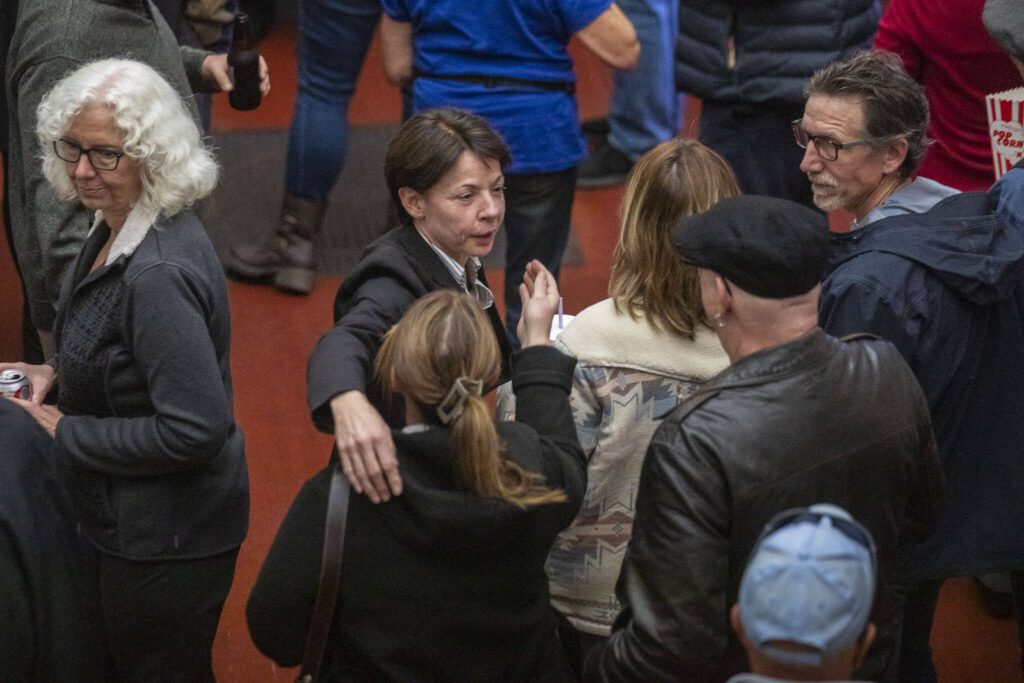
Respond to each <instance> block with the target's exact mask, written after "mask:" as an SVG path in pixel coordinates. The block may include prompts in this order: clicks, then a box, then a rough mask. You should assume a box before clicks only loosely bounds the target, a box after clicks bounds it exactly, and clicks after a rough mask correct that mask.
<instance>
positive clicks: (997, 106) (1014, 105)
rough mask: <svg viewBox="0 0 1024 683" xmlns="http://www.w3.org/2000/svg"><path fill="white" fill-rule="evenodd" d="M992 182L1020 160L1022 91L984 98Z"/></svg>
mask: <svg viewBox="0 0 1024 683" xmlns="http://www.w3.org/2000/svg"><path fill="white" fill-rule="evenodd" d="M985 105H986V109H987V110H988V130H989V135H991V137H992V159H993V161H994V162H995V168H996V178H997V179H998V178H999V177H1001V176H1002V175H1003V174H1004V173H1006V172H1007V171H1009V170H1010V169H1011V168H1013V166H1014V164H1016V163H1017V162H1018V161H1020V160H1021V157H1024V87H1022V88H1014V89H1012V90H1005V91H1003V92H997V93H993V94H992V95H989V96H987V97H986V98H985Z"/></svg>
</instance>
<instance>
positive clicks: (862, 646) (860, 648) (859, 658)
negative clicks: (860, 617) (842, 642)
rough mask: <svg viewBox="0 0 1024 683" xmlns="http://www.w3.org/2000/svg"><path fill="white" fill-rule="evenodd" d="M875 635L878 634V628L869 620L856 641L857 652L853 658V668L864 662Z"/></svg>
mask: <svg viewBox="0 0 1024 683" xmlns="http://www.w3.org/2000/svg"><path fill="white" fill-rule="evenodd" d="M876 635H878V629H876V628H875V625H874V624H873V623H871V622H870V621H869V622H868V625H867V626H866V627H865V628H864V633H863V634H861V637H860V640H858V641H857V653H856V655H855V656H854V658H853V668H855V669H856V668H857V667H859V666H860V665H861V664H863V663H864V658H865V657H867V655H868V650H870V649H871V643H873V642H875V636H876Z"/></svg>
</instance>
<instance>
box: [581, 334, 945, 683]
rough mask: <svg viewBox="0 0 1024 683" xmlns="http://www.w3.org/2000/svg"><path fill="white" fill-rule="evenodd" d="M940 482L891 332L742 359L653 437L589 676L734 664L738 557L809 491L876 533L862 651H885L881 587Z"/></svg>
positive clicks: (926, 518)
mask: <svg viewBox="0 0 1024 683" xmlns="http://www.w3.org/2000/svg"><path fill="white" fill-rule="evenodd" d="M941 488H942V474H941V469H940V467H939V463H938V460H937V457H936V452H935V442H934V438H933V436H932V430H931V422H930V420H929V417H928V405H927V404H926V403H925V400H924V396H923V395H922V393H921V389H920V387H919V386H918V384H917V381H916V380H915V378H914V375H913V374H912V373H911V371H910V369H909V368H908V367H907V366H906V364H905V363H904V362H903V359H902V358H901V357H900V355H899V352H898V351H897V350H896V349H895V347H893V346H892V345H891V344H889V343H888V342H884V341H881V340H878V339H875V338H873V337H868V336H860V337H857V338H848V339H846V340H839V339H836V338H834V337H831V336H829V335H827V334H825V333H824V332H822V331H821V330H820V329H817V328H816V329H814V330H813V331H811V332H809V333H807V334H806V335H804V336H802V337H800V338H798V339H796V340H793V341H791V342H787V343H785V344H782V345H780V346H776V347H773V348H769V349H764V350H762V351H759V352H757V353H753V354H751V355H749V356H746V357H745V358H742V359H740V360H739V361H738V362H736V363H735V364H734V365H732V366H731V367H730V368H727V369H726V370H725V371H723V372H722V373H720V374H719V375H718V376H716V377H714V378H712V379H711V380H709V381H708V383H707V384H706V385H705V386H704V387H702V389H701V390H700V391H698V392H697V393H696V394H695V395H694V396H693V397H692V398H690V399H689V400H687V401H686V402H684V403H682V404H680V405H679V406H678V407H677V408H676V409H675V411H673V412H672V413H671V414H670V415H669V416H668V417H667V418H666V419H665V421H664V422H663V423H662V425H661V427H659V429H658V431H657V432H656V433H655V435H654V438H653V440H652V441H651V445H650V447H649V449H648V451H647V456H646V459H645V462H644V467H643V472H642V474H641V479H640V490H639V494H638V499H637V511H636V522H635V525H634V528H633V538H632V540H631V542H630V545H629V550H628V552H627V555H626V559H625V562H624V564H623V567H622V573H621V575H620V576H619V582H618V585H617V589H616V593H617V595H618V598H619V600H620V602H621V603H622V612H621V613H620V615H619V618H618V620H617V621H616V623H615V626H614V628H613V632H612V635H611V638H610V639H609V640H608V642H607V644H606V645H605V647H604V648H603V649H599V650H597V651H595V652H594V653H592V654H591V656H590V658H589V659H588V661H587V671H586V673H587V679H588V680H599V681H604V680H608V681H625V680H629V681H721V680H724V679H725V678H726V677H728V675H730V674H732V673H735V672H737V671H742V670H746V669H745V667H746V658H745V655H744V653H743V650H742V647H741V646H740V644H739V642H738V641H737V639H736V638H735V636H734V635H733V634H732V632H731V630H730V628H729V618H728V613H729V609H730V607H731V606H732V605H733V604H734V603H735V602H736V596H737V593H738V590H739V583H740V579H741V577H742V574H743V569H744V567H745V565H746V562H747V556H748V554H749V553H750V550H751V549H752V547H753V545H754V543H755V541H756V540H757V537H758V536H759V534H760V533H761V531H762V528H763V526H764V524H765V523H766V522H767V521H768V520H769V519H770V518H771V517H772V516H773V515H774V514H776V513H778V512H780V511H782V510H786V509H789V508H793V507H799V506H807V505H812V504H814V503H820V502H829V503H835V504H837V505H841V506H842V507H844V508H846V509H847V510H849V511H850V512H851V513H852V514H853V515H854V517H856V518H857V519H858V520H860V521H861V522H862V523H864V525H865V526H866V527H867V528H868V529H870V530H871V532H872V533H873V535H874V537H875V541H876V544H877V548H878V558H879V571H880V577H881V580H880V581H879V590H878V591H877V593H876V600H875V611H874V614H873V621H875V622H876V624H878V626H879V631H880V633H879V640H880V641H882V642H880V643H878V647H879V648H881V650H880V651H879V652H878V653H876V656H875V657H872V658H870V659H871V661H872V662H873V663H874V664H875V666H881V665H882V663H883V662H884V660H885V658H886V656H887V654H888V653H887V652H886V648H888V649H891V648H892V641H891V633H886V631H888V630H889V629H886V628H884V626H886V625H887V624H888V622H889V621H890V618H891V614H892V610H893V605H892V602H891V601H892V597H891V595H889V593H888V591H887V590H886V587H885V584H886V583H887V580H891V579H892V578H893V576H894V574H895V572H896V570H897V568H898V564H899V557H900V552H902V549H903V548H905V547H906V545H907V543H908V542H910V541H913V540H914V539H917V538H920V537H922V536H923V535H925V534H927V532H928V530H929V529H930V527H931V525H932V524H933V523H934V520H935V519H936V517H937V515H938V513H939V509H940V503H941ZM885 636H889V637H885ZM873 668H874V667H872V669H873ZM863 673H869V672H867V671H865V672H863Z"/></svg>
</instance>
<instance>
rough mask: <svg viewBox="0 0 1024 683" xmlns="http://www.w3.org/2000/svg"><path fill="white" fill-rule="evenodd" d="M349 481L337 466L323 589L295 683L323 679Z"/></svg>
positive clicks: (329, 506)
mask: <svg viewBox="0 0 1024 683" xmlns="http://www.w3.org/2000/svg"><path fill="white" fill-rule="evenodd" d="M348 498H349V483H348V479H346V478H345V475H344V474H343V473H342V471H341V467H340V466H338V465H337V464H335V465H334V473H333V474H332V475H331V491H330V493H329V494H328V497H327V523H326V525H325V526H324V554H323V560H322V561H321V563H320V588H319V589H318V590H317V593H316V606H315V607H314V608H313V618H312V619H311V620H310V623H309V634H308V635H307V636H306V651H305V653H303V655H302V668H301V669H300V670H299V677H298V678H296V679H295V680H296V683H314V682H315V681H318V680H320V667H321V665H322V664H323V659H324V651H325V650H326V649H327V637H328V635H329V634H330V631H331V619H332V618H333V617H334V606H335V603H336V602H337V599H338V584H339V583H341V551H342V549H343V548H344V546H345V521H346V520H347V518H348Z"/></svg>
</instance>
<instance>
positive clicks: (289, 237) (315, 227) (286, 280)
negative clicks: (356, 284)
mask: <svg viewBox="0 0 1024 683" xmlns="http://www.w3.org/2000/svg"><path fill="white" fill-rule="evenodd" d="M326 208H327V204H326V202H318V201H315V200H312V199H302V198H301V197H294V196H292V195H289V194H286V195H285V196H284V201H283V202H282V204H281V220H280V221H279V222H278V224H277V229H276V230H275V231H274V232H273V233H272V234H270V235H267V236H266V237H265V238H264V239H262V240H260V241H259V242H256V243H255V244H242V245H236V246H234V247H232V248H231V258H230V260H229V261H228V263H226V264H225V266H226V267H227V270H228V272H229V273H230V274H232V275H235V276H238V277H242V278H245V279H249V280H264V279H268V278H269V279H271V281H272V283H273V285H274V286H275V287H277V288H278V289H280V290H281V291H284V292H287V293H289V294H309V292H310V291H311V290H312V289H313V281H314V280H315V279H316V260H315V259H314V258H313V238H314V237H315V236H316V234H317V232H319V231H320V223H321V222H322V221H323V217H324V210H325V209H326Z"/></svg>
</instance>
